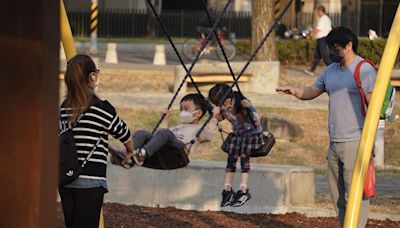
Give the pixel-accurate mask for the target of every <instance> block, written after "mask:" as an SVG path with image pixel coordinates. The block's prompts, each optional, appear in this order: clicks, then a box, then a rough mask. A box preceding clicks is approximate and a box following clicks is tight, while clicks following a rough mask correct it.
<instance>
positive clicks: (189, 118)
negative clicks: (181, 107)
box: [179, 111, 194, 124]
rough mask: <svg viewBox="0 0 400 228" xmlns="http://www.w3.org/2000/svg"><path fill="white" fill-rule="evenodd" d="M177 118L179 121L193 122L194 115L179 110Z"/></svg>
mask: <svg viewBox="0 0 400 228" xmlns="http://www.w3.org/2000/svg"><path fill="white" fill-rule="evenodd" d="M179 119H180V121H181V123H184V124H189V123H192V122H193V119H194V117H193V114H192V113H191V112H188V111H181V112H180V113H179Z"/></svg>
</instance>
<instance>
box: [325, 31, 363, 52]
mask: <svg viewBox="0 0 400 228" xmlns="http://www.w3.org/2000/svg"><path fill="white" fill-rule="evenodd" d="M350 41H351V43H352V44H353V51H354V53H357V46H358V38H357V36H356V35H355V34H354V33H353V31H352V30H351V29H349V28H346V27H336V28H333V29H332V30H331V31H330V32H329V34H328V35H327V36H326V44H328V47H329V48H331V47H333V46H334V45H335V44H337V45H339V46H340V47H342V48H345V47H346V45H347V44H348V43H349V42H350Z"/></svg>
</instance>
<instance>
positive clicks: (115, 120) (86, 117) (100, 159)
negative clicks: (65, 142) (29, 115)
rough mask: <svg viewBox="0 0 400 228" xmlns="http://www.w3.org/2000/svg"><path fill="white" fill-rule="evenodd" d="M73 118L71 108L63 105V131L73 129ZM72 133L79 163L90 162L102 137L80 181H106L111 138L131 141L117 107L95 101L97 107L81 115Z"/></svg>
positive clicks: (123, 141)
mask: <svg viewBox="0 0 400 228" xmlns="http://www.w3.org/2000/svg"><path fill="white" fill-rule="evenodd" d="M71 115H72V114H71V108H68V107H64V105H61V108H60V122H59V124H60V132H62V131H64V130H66V129H68V127H69V126H71V124H70V123H69V121H68V117H69V116H71ZM72 131H73V134H74V140H75V146H76V149H77V152H78V160H79V161H81V162H83V161H84V160H85V159H86V157H87V155H88V154H89V153H90V152H91V151H92V150H93V148H94V146H95V145H96V143H97V141H98V140H99V138H101V140H100V141H99V144H98V146H97V147H96V149H95V150H94V153H93V154H92V156H91V158H90V159H89V161H88V162H87V163H86V165H85V167H84V169H83V172H82V174H81V175H80V176H79V178H84V179H93V180H106V168H107V153H108V135H109V134H110V135H111V136H113V137H114V138H116V139H118V140H120V141H121V142H122V143H126V142H128V141H129V139H130V138H131V134H130V131H129V129H128V126H127V125H126V124H125V122H124V121H123V120H122V119H121V118H120V117H119V116H118V115H117V113H116V111H115V108H114V107H113V106H112V105H111V104H110V103H109V102H108V101H102V100H99V99H97V98H95V102H94V103H93V105H92V106H90V107H89V109H88V110H87V111H86V112H85V113H84V114H83V115H82V116H81V118H80V119H79V121H78V123H77V124H76V125H75V126H74V128H73V129H72Z"/></svg>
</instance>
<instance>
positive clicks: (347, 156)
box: [327, 140, 369, 228]
mask: <svg viewBox="0 0 400 228" xmlns="http://www.w3.org/2000/svg"><path fill="white" fill-rule="evenodd" d="M359 142H360V141H358V140H357V141H350V142H330V146H329V152H328V155H327V159H328V181H329V188H330V190H331V198H332V203H333V206H334V207H335V210H336V214H337V215H338V217H339V221H340V224H341V226H343V223H344V217H345V214H346V204H347V198H348V193H349V188H350V184H351V178H352V175H353V168H354V163H355V161H356V157H357V150H358V144H359ZM368 211H369V199H368V198H366V197H364V196H363V199H362V201H361V208H360V216H359V222H358V227H359V228H362V227H365V225H366V224H367V220H368Z"/></svg>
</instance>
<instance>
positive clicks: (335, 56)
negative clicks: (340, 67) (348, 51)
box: [329, 48, 343, 63]
mask: <svg viewBox="0 0 400 228" xmlns="http://www.w3.org/2000/svg"><path fill="white" fill-rule="evenodd" d="M329 57H330V58H331V60H332V61H333V62H335V63H341V62H342V60H343V56H341V55H340V51H339V50H338V49H336V48H332V49H329Z"/></svg>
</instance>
